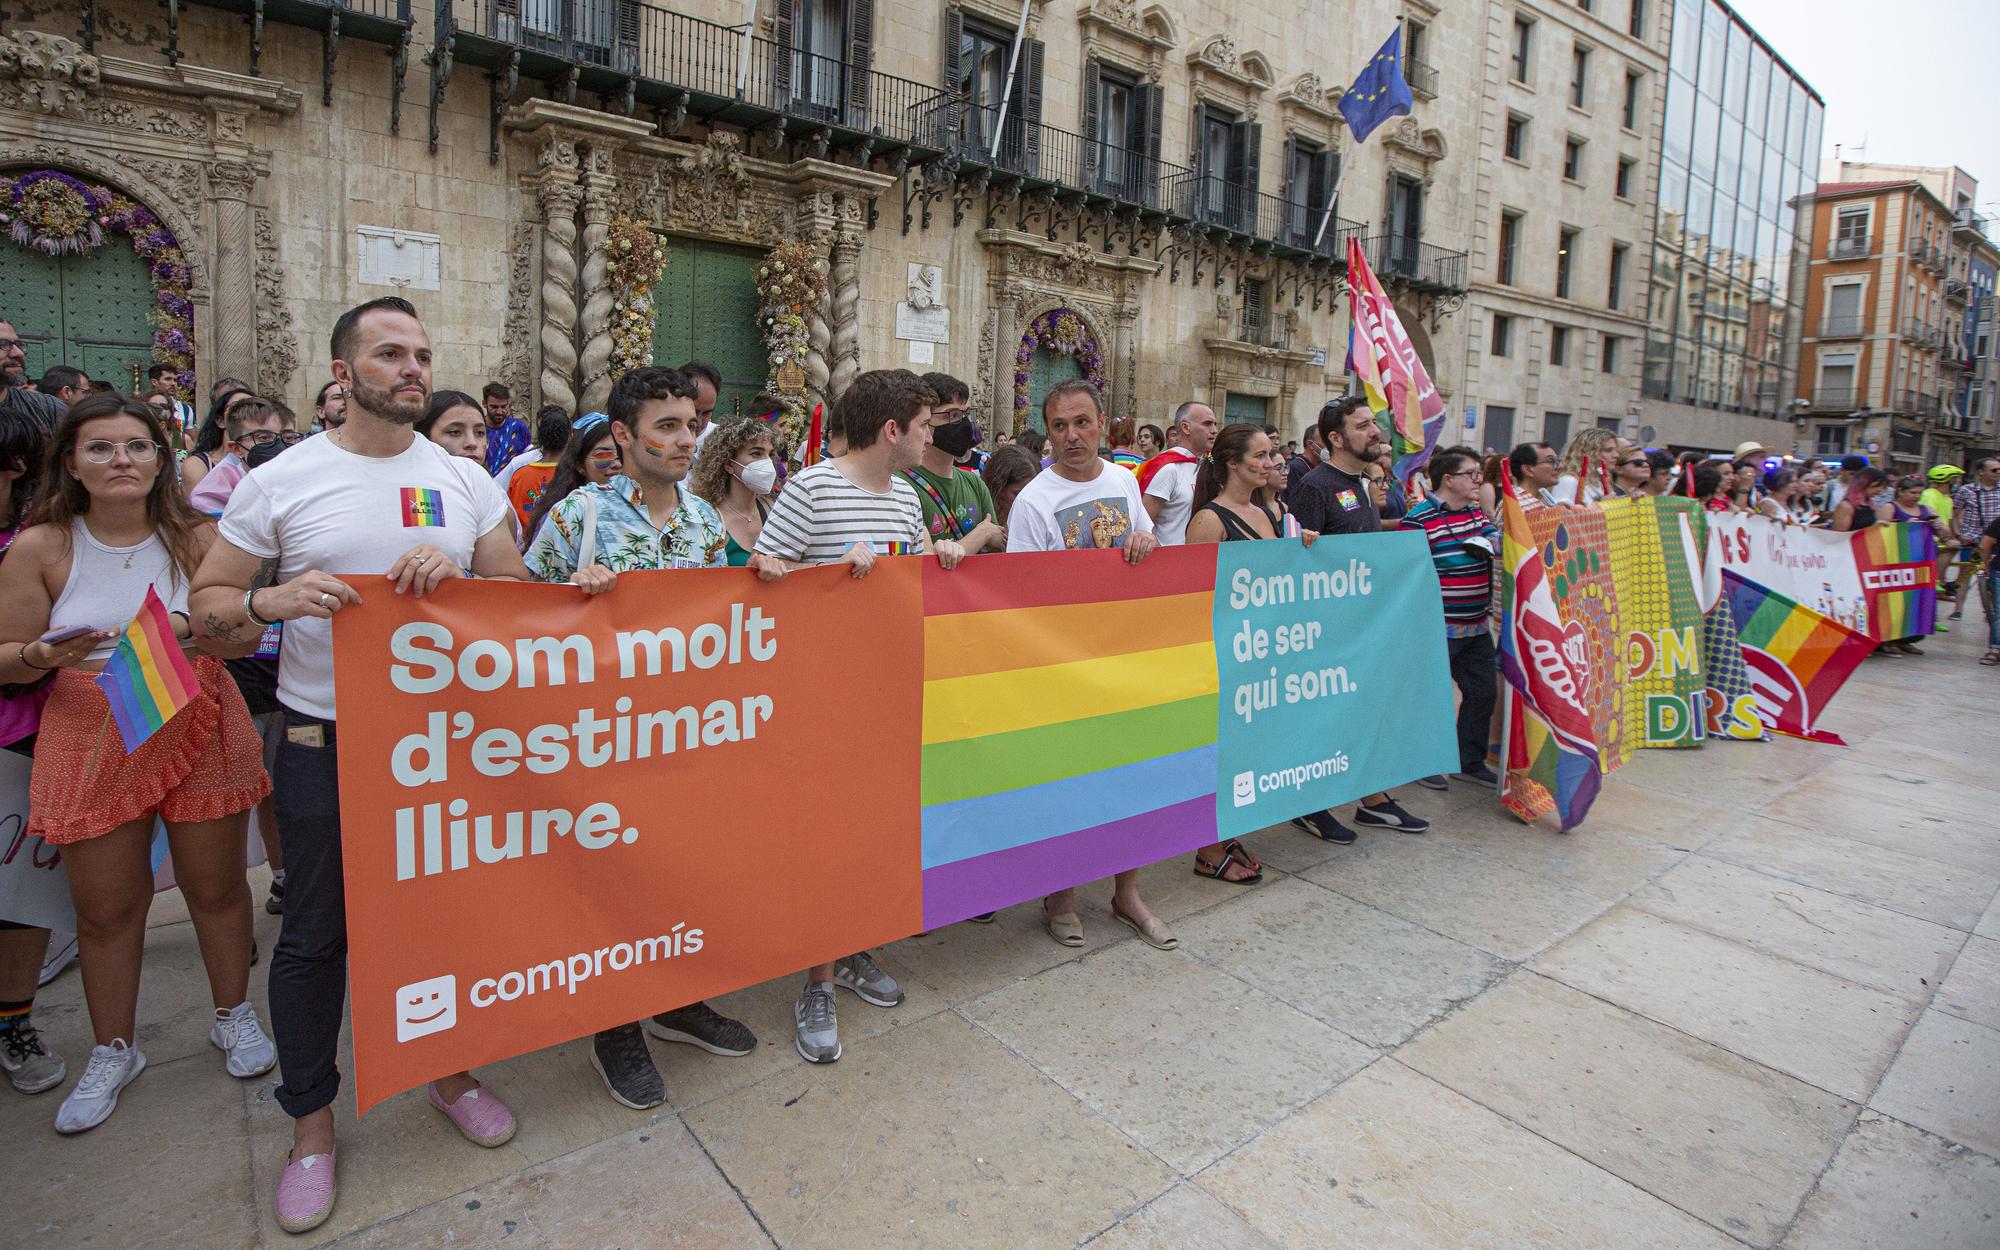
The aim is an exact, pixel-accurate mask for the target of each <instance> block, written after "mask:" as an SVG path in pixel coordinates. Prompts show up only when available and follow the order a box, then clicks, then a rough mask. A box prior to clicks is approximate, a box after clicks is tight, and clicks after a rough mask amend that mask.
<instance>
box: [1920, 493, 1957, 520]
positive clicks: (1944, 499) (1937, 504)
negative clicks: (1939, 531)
mask: <svg viewBox="0 0 2000 1250" xmlns="http://www.w3.org/2000/svg"><path fill="white" fill-rule="evenodd" d="M1917 502H1918V503H1920V504H1922V505H1924V506H1925V507H1927V508H1929V509H1930V510H1931V511H1932V512H1935V513H1937V514H1938V520H1940V521H1943V522H1944V524H1945V528H1946V529H1949V528H1951V496H1950V495H1947V494H1946V493H1945V492H1943V491H1941V490H1939V489H1938V488H1937V487H1935V486H1930V487H1926V488H1925V489H1924V493H1923V494H1922V495H1920V496H1918V498H1917Z"/></svg>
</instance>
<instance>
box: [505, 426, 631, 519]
mask: <svg viewBox="0 0 2000 1250" xmlns="http://www.w3.org/2000/svg"><path fill="white" fill-rule="evenodd" d="M621 467H622V466H621V464H620V462H619V457H618V444H617V443H616V442H615V441H613V440H612V437H611V418H609V417H607V416H605V415H604V414H603V413H601V412H587V413H585V414H583V417H582V419H581V420H579V421H578V422H577V423H576V424H575V425H573V426H571V427H570V431H569V446H567V447H565V448H563V454H562V459H561V460H558V461H557V462H556V471H555V475H554V476H553V477H551V478H549V484H548V487H547V488H546V489H545V490H543V491H542V494H541V497H540V498H539V499H537V500H535V510H534V512H532V513H531V514H529V517H528V524H527V525H526V526H525V527H523V528H522V530H521V535H522V541H523V542H524V543H532V542H534V540H535V531H536V530H539V529H540V528H541V527H542V522H543V521H544V520H546V519H547V518H548V515H549V511H550V509H552V508H554V507H555V506H556V505H557V504H559V503H561V502H562V501H563V500H565V499H567V498H568V497H569V493H570V492H571V491H573V490H575V489H576V488H577V487H579V486H582V485H583V484H584V483H586V482H588V483H591V484H592V485H596V486H602V485H604V484H605V483H606V482H609V481H610V480H611V479H612V478H614V477H616V476H618V470H619V469H620V468H621Z"/></svg>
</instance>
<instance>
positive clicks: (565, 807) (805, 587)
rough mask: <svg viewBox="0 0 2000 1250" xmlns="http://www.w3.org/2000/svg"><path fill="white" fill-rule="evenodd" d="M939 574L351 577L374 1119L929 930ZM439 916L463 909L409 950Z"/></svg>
mask: <svg viewBox="0 0 2000 1250" xmlns="http://www.w3.org/2000/svg"><path fill="white" fill-rule="evenodd" d="M921 566H922V562H920V561H917V560H884V561H880V562H878V563H877V564H876V566H875V570H874V572H873V573H872V574H870V575H869V576H868V577H867V578H865V579H863V580H862V581H860V582H858V583H857V582H855V581H854V580H853V579H852V578H850V577H848V576H847V574H846V571H845V570H844V569H835V568H828V569H818V570H811V571H807V572H803V573H799V574H795V575H793V576H792V577H790V578H788V579H786V580H785V581H784V582H783V583H780V584H778V585H775V586H769V585H764V584H762V583H759V582H757V581H755V580H754V579H753V578H752V576H751V575H750V574H749V573H747V572H745V571H743V570H728V571H724V570H714V571H687V572H668V573H628V574H625V575H623V576H622V577H620V578H619V585H618V590H617V591H616V592H615V593H613V594H609V595H605V596H602V597H599V598H596V599H586V598H585V597H584V596H583V595H582V594H581V593H580V592H578V591H577V590H575V589H574V588H572V587H567V586H521V585H517V584H513V583H496V582H478V581H467V582H451V583H447V584H446V585H445V586H444V587H443V588H442V590H441V591H440V592H439V593H438V594H436V595H434V596H432V597H430V598H427V599H424V600H421V601H419V600H415V599H412V598H410V597H408V596H403V595H397V594H394V593H392V592H391V591H390V589H389V586H388V583H387V582H386V581H384V580H382V579H379V578H359V579H352V580H353V581H354V584H355V586H356V588H357V589H358V590H360V592H361V594H362V596H363V599H364V602H363V603H362V604H361V605H360V606H358V607H351V608H348V609H346V610H344V611H342V612H341V613H340V615H339V617H338V618H337V624H336V628H335V630H334V663H335V673H336V675H337V692H338V693H337V698H338V704H339V707H340V713H341V715H340V724H339V731H340V739H339V743H338V746H339V750H340V752H341V769H340V777H341V787H340V803H341V824H342V830H343V838H342V842H343V848H344V852H345V858H346V881H347V901H348V916H347V922H348V950H349V959H350V972H349V983H350V985H351V988H352V995H353V1021H354V1054H355V1072H354V1082H355V1097H356V1100H357V1102H358V1104H359V1107H360V1109H361V1110H364V1111H365V1110H367V1109H368V1108H369V1107H371V1106H373V1105H375V1104H376V1103H378V1102H381V1101H382V1100H383V1099H385V1098H388V1097H390V1096H392V1095H394V1094H396V1093H398V1092H400V1091H402V1090H405V1089H409V1088H411V1087H412V1086H415V1085H418V1084H421V1083H422V1082H424V1081H427V1080H431V1079H434V1078H436V1077H438V1076H441V1075H445V1074H447V1073H450V1072H454V1071H457V1070H459V1069H461V1068H464V1067H467V1066H470V1065H476V1064H480V1063H490V1062H494V1061H497V1060H499V1059H503V1058H506V1057H509V1056H512V1055H517V1054H521V1053H523V1052H524V1051H527V1050H531V1049H535V1048H538V1047H542V1046H548V1045H552V1044H555V1043H558V1042H563V1041H568V1040H570V1039H572V1038H576V1037H581V1036H584V1035H586V1034H589V1033H592V1032H594V1031H596V1030H599V1029H604V1028H609V1027H611V1026H614V1025H618V1024H625V1023H629V1022H631V1021H634V1020H638V1019H640V1018H642V1017H644V1016H647V1015H651V1014H653V1013H655V1012H660V1011H666V1010H669V1009H671V1008H675V1007H679V1006H682V1005H684V1004H686V1003H689V1002H692V1001H694V1000H696V999H700V998H705V997H707V996H710V995H713V994H720V993H723V992H726V991H729V990H733V989H737V988H739V987H741V986H743V985H746V984H751V983H754V982H757V981H760V980H764V979H766V978H768V977H769V976H771V975H773V970H774V969H784V968H797V969H804V968H807V967H809V966H811V965H813V964H815V963H823V962H827V961H830V960H833V959H835V958H838V957H840V956H842V955H846V954H849V953H851V952H853V951H856V950H860V949H862V948H864V947H868V946H873V945H877V944H880V943H883V942H887V941H891V940H893V939H896V938H900V937H904V936H906V935H908V934H910V933H914V932H916V931H917V930H918V929H919V928H921V927H922V923H921V922H922V897H921V896H922V881H921V870H920V866H919V865H920V854H919V827H918V809H919V802H918V771H917V769H915V768H914V767H912V766H911V764H912V761H914V760H915V759H917V758H918V755H919V751H920V748H921V743H920V734H921V731H922V726H923V706H922V690H923V647H924V637H923V629H924V617H923V606H922V598H921V596H922V583H921ZM502 605H504V611H496V608H500V607H502ZM498 620H505V621H510V622H514V623H517V624H518V632H513V633H495V632H493V630H492V628H491V623H492V622H494V621H498ZM808 625H809V632H808ZM412 916H432V917H437V918H439V920H440V921H442V922H443V923H439V924H436V925H433V926H430V927H427V928H423V929H422V930H421V932H422V940H421V941H418V942H411V941H409V940H408V935H409V934H410V932H411V929H412V926H411V924H410V917H412Z"/></svg>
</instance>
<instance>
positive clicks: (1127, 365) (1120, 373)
mask: <svg viewBox="0 0 2000 1250" xmlns="http://www.w3.org/2000/svg"><path fill="white" fill-rule="evenodd" d="M1121 285H1126V286H1129V285H1130V284H1129V283H1121ZM1111 324H1112V332H1111V343H1112V347H1111V352H1112V354H1111V358H1110V359H1109V360H1107V361H1106V362H1105V367H1104V376H1105V381H1107V382H1108V383H1110V386H1109V387H1108V388H1107V389H1109V390H1110V392H1111V393H1110V394H1109V395H1107V396H1105V402H1106V403H1108V404H1110V405H1111V411H1113V412H1115V413H1118V414H1119V415H1121V416H1137V415H1138V412H1139V341H1138V335H1137V333H1136V331H1137V328H1138V325H1139V301H1138V299H1137V298H1135V297H1134V296H1133V295H1132V294H1131V293H1130V292H1129V291H1128V292H1127V294H1126V295H1125V298H1123V299H1121V300H1119V301H1118V310H1117V312H1116V313H1115V314H1114V315H1113V317H1112V322H1111Z"/></svg>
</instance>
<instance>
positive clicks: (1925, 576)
mask: <svg viewBox="0 0 2000 1250" xmlns="http://www.w3.org/2000/svg"><path fill="white" fill-rule="evenodd" d="M1937 554H1938V552H1937V535H1935V534H1933V533H1932V532H1931V528H1930V526H1928V525H1920V524H1918V523H1916V522H1914V521H1904V522H1900V523H1898V524H1895V525H1871V526H1869V527H1868V528H1867V529H1864V530H1857V531H1855V534H1854V565H1855V568H1856V570H1857V571H1859V573H1860V574H1861V591H1862V594H1863V595H1864V596H1865V597H1866V598H1867V600H1868V632H1869V633H1870V634H1871V635H1873V636H1874V637H1876V638H1878V639H1880V640H1882V641H1884V642H1892V641H1894V640H1896V639H1898V638H1924V637H1928V636H1929V635H1931V634H1933V633H1936V632H1937Z"/></svg>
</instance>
